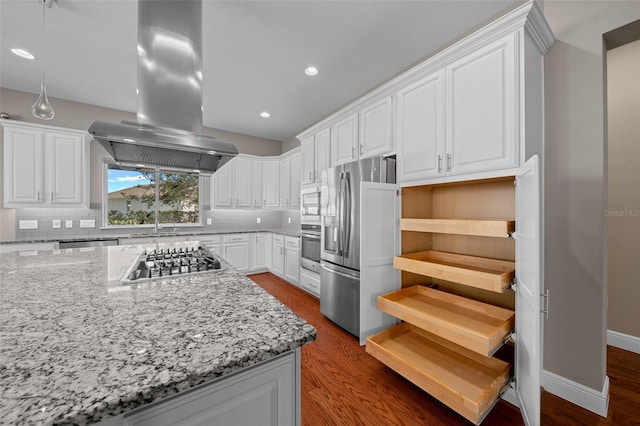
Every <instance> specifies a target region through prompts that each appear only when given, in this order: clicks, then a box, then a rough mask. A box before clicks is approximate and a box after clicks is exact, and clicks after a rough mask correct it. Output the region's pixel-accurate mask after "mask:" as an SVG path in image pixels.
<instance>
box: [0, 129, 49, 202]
mask: <svg viewBox="0 0 640 426" xmlns="http://www.w3.org/2000/svg"><path fill="white" fill-rule="evenodd" d="M43 139H44V137H43V133H42V132H39V131H33V130H26V129H18V128H8V127H7V128H5V131H4V204H5V207H11V204H12V203H28V204H33V205H37V204H38V203H41V202H43V200H44V194H43V191H44V189H43V187H44V174H43V165H44V156H43Z"/></svg>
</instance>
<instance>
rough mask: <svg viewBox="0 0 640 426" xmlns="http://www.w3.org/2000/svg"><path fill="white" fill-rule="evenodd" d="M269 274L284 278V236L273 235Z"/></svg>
mask: <svg viewBox="0 0 640 426" xmlns="http://www.w3.org/2000/svg"><path fill="white" fill-rule="evenodd" d="M272 247H273V250H272V251H271V254H272V260H271V272H273V273H274V274H276V275H277V276H279V277H280V278H284V235H277V234H274V235H273V245H272Z"/></svg>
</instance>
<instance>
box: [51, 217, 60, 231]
mask: <svg viewBox="0 0 640 426" xmlns="http://www.w3.org/2000/svg"><path fill="white" fill-rule="evenodd" d="M51 227H52V228H54V229H60V219H53V220H52V221H51Z"/></svg>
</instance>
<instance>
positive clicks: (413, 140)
mask: <svg viewBox="0 0 640 426" xmlns="http://www.w3.org/2000/svg"><path fill="white" fill-rule="evenodd" d="M443 85H444V71H439V72H437V73H434V74H432V75H430V76H428V77H426V78H424V79H422V80H420V81H417V82H416V83H414V84H412V85H410V86H408V87H405V88H403V89H401V90H400V91H398V93H397V95H396V101H397V117H398V121H397V126H396V142H397V151H398V161H397V163H396V164H397V165H398V181H400V182H403V181H409V180H412V179H422V178H428V177H432V176H438V175H440V174H444V168H443V167H444V165H443V160H444V131H443V130H444V122H443V120H444V90H443Z"/></svg>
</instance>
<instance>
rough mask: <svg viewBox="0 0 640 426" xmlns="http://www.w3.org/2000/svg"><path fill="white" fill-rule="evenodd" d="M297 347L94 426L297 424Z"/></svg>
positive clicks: (298, 415) (272, 425)
mask: <svg viewBox="0 0 640 426" xmlns="http://www.w3.org/2000/svg"><path fill="white" fill-rule="evenodd" d="M299 358H300V349H296V350H294V351H291V352H287V353H286V354H284V355H281V356H279V357H277V358H275V359H271V360H268V361H265V362H263V363H261V364H258V365H256V366H253V367H249V368H246V369H243V370H240V371H239V372H237V373H233V374H231V375H230V376H225V377H222V378H220V379H217V380H214V381H213V382H211V383H207V384H204V385H201V386H199V387H196V388H194V389H192V390H190V391H188V392H185V393H184V394H177V395H175V396H172V397H169V398H167V399H165V400H163V401H159V402H157V403H155V404H151V405H150V406H148V407H142V408H139V409H137V410H134V411H132V412H131V413H127V414H124V415H122V414H121V415H119V416H116V417H111V418H109V419H107V420H105V421H103V422H100V423H98V425H99V426H152V425H153V426H165V425H167V426H168V425H182V426H195V425H271V426H280V425H283V426H288V425H299V424H300V423H301V417H300V361H299Z"/></svg>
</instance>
